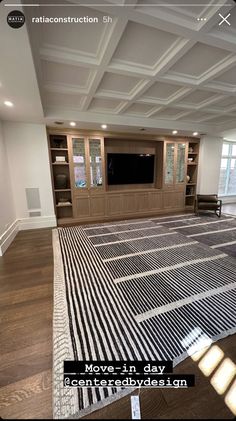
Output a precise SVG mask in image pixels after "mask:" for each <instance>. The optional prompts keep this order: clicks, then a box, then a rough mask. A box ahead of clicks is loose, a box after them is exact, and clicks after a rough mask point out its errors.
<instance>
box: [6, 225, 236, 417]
mask: <svg viewBox="0 0 236 421" xmlns="http://www.w3.org/2000/svg"><path fill="white" fill-rule="evenodd" d="M0 305H1V327H0V328H1V342H0V347H1V365H0V386H1V388H0V417H2V418H3V419H43V418H46V419H47V418H48V419H50V418H52V390H51V389H52V382H51V370H52V313H53V255H52V239H51V230H50V229H43V230H32V231H21V232H20V233H19V234H18V235H17V237H16V239H15V241H14V242H13V243H12V245H11V246H10V248H9V249H8V251H7V252H6V253H5V255H4V256H3V257H2V258H0ZM218 346H219V347H220V348H221V349H222V350H223V351H224V353H225V357H228V358H231V359H232V360H233V361H234V362H236V341H235V335H234V336H229V337H228V338H226V339H224V340H221V341H219V342H218ZM175 372H176V373H189V374H191V373H192V374H195V375H196V387H195V388H191V389H188V390H186V389H166V390H164V389H142V390H141V392H140V398H141V412H142V414H141V415H142V419H173V418H177V419H207V418H208V419H210V418H212V419H231V418H234V416H233V414H232V413H231V412H230V410H229V409H228V408H227V406H226V405H225V403H224V397H225V396H224V395H219V394H217V393H216V392H215V390H214V389H213V387H212V386H211V384H210V381H209V378H207V377H205V376H204V375H203V374H202V373H201V371H200V370H199V368H198V365H197V363H195V362H193V361H192V359H190V358H188V359H187V360H185V361H184V362H183V363H181V364H179V365H178V366H177V367H176V369H175ZM86 418H87V419H129V418H130V398H129V397H125V398H123V399H121V400H119V401H117V402H115V403H113V404H112V405H109V406H107V407H104V408H103V409H101V410H99V411H96V412H94V413H93V414H91V415H89V416H87V417H86Z"/></svg>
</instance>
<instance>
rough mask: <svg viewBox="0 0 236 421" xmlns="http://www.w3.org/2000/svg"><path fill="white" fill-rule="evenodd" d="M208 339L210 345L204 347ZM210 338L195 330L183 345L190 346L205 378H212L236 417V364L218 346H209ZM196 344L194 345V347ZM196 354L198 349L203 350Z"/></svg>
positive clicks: (214, 386)
mask: <svg viewBox="0 0 236 421" xmlns="http://www.w3.org/2000/svg"><path fill="white" fill-rule="evenodd" d="M207 339H208V345H207V346H204V345H205V344H206V342H207ZM209 341H210V342H212V341H211V339H210V338H207V335H206V334H205V333H204V332H202V331H201V329H199V328H195V329H194V330H193V331H192V332H191V333H190V334H189V335H188V336H187V337H186V338H184V340H183V341H182V344H184V345H185V346H188V347H189V348H188V353H189V355H190V356H191V358H192V360H193V361H194V362H196V363H198V367H199V369H200V370H201V372H202V373H203V374H204V376H206V377H209V378H210V383H211V385H212V386H213V388H214V389H215V391H216V392H217V393H218V394H219V395H222V396H223V395H225V396H224V402H225V404H226V405H227V407H228V408H229V409H230V411H231V412H232V413H233V414H234V415H236V364H235V363H234V362H233V361H232V360H231V359H230V358H228V357H227V356H225V354H224V352H223V351H222V349H221V348H220V347H219V346H218V345H216V344H209ZM193 342H194V345H193ZM202 346H203V347H204V348H203V349H200V350H198V351H196V352H195V350H196V348H198V349H199V348H201V347H202Z"/></svg>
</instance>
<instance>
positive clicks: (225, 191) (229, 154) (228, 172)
mask: <svg viewBox="0 0 236 421" xmlns="http://www.w3.org/2000/svg"><path fill="white" fill-rule="evenodd" d="M224 145H228V146H229V152H228V154H223V148H224ZM233 146H236V141H235V142H229V141H228V142H227V141H224V142H223V145H222V154H221V160H222V159H227V166H226V180H225V186H224V187H225V188H224V193H220V196H236V185H235V193H228V189H229V178H230V170H231V160H232V159H236V153H235V154H234V155H233ZM220 162H221V161H220ZM220 170H221V164H220Z"/></svg>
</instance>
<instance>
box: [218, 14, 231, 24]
mask: <svg viewBox="0 0 236 421" xmlns="http://www.w3.org/2000/svg"><path fill="white" fill-rule="evenodd" d="M230 15H231V14H230V13H229V14H228V15H227V16H222V15H221V13H219V16H220V17H221V21H220V22H219V26H221V25H222V23H226V24H227V25H229V26H231V23H230V22H229V21H228V20H227V19H228V18H229V17H230Z"/></svg>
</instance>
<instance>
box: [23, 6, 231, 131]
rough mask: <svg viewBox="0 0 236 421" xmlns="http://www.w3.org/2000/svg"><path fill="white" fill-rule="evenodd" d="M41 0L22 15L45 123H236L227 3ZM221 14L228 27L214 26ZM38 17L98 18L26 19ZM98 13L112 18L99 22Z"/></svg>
mask: <svg viewBox="0 0 236 421" xmlns="http://www.w3.org/2000/svg"><path fill="white" fill-rule="evenodd" d="M41 3H44V5H43V4H42V5H41V7H38V8H36V7H35V8H30V7H25V8H24V12H25V14H26V17H27V25H28V30H29V38H30V41H31V46H32V51H33V56H34V62H35V68H36V72H37V77H38V82H39V88H40V93H41V98H42V104H43V109H44V115H45V118H46V121H47V122H50V123H52V122H53V121H55V120H62V121H69V120H74V121H77V122H78V123H79V122H83V123H86V122H87V123H104V122H105V123H107V124H114V125H123V126H135V127H146V128H152V129H154V128H157V129H158V128H159V129H168V128H170V129H179V130H188V131H189V130H198V131H203V132H215V133H219V132H222V131H225V130H227V129H233V128H236V5H235V3H234V1H233V0H221V1H217V0H214V1H212V0H209V1H208V2H206V1H203V0H198V1H197V2H196V0H191V1H189V0H188V1H181V2H179V0H171V2H166V1H164V2H163V1H161V0H136V1H135V0H113V1H112V0H110V1H108V0H102V1H96V0H93V1H86V2H82V1H80V2H79V1H76V0H71V1H67V2H66V1H64V2H61V3H64V6H63V7H60V6H57V7H56V8H53V7H50V6H46V5H45V3H46V2H45V1H44V2H41ZM57 3H58V1H57ZM168 3H169V5H168ZM170 3H171V5H170ZM180 3H181V5H180ZM65 4H67V6H66V7H65ZM196 4H198V6H196ZM229 13H230V16H229V17H228V21H229V22H230V25H229V24H228V23H227V22H223V23H222V24H220V25H219V23H220V22H221V20H222V18H221V17H220V15H219V14H221V15H222V16H227V15H228V14H229ZM37 16H44V17H53V16H54V17H55V16H57V17H65V16H70V17H78V16H86V17H89V18H98V23H71V24H65V23H53V24H46V23H45V24H35V23H32V22H31V18H32V17H37ZM104 16H109V17H110V18H111V19H110V20H111V21H110V22H109V23H103V17H104Z"/></svg>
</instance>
